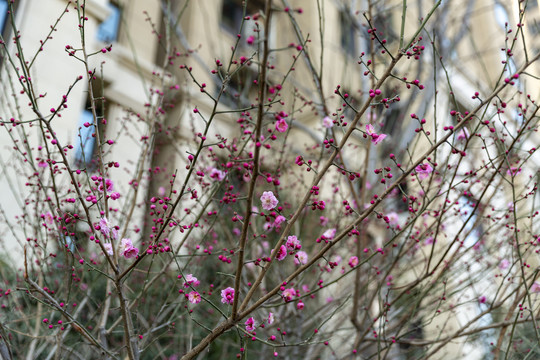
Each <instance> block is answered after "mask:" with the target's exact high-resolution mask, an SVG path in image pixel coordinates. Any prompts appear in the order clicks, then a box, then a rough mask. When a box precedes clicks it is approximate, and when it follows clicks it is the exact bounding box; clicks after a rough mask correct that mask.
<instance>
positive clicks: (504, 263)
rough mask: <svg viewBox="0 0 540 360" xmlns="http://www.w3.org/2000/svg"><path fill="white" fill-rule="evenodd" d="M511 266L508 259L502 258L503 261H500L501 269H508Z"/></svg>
mask: <svg viewBox="0 0 540 360" xmlns="http://www.w3.org/2000/svg"><path fill="white" fill-rule="evenodd" d="M509 266H510V261H508V259H502V260H501V262H500V263H499V269H501V270H505V269H508V267H509Z"/></svg>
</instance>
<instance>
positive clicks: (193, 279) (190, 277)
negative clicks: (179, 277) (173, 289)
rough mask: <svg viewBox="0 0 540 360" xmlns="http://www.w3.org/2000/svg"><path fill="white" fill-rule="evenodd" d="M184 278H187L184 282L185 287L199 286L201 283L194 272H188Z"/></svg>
mask: <svg viewBox="0 0 540 360" xmlns="http://www.w3.org/2000/svg"><path fill="white" fill-rule="evenodd" d="M184 278H185V279H186V282H185V283H184V287H189V286H190V285H191V286H198V285H199V284H200V283H201V282H200V281H199V280H197V278H196V277H195V276H193V275H192V274H187V275H186V276H184Z"/></svg>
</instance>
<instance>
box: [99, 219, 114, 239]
mask: <svg viewBox="0 0 540 360" xmlns="http://www.w3.org/2000/svg"><path fill="white" fill-rule="evenodd" d="M99 230H100V231H101V233H102V234H103V235H105V236H109V232H110V231H111V224H110V223H109V220H107V218H106V217H105V216H104V217H102V218H101V219H100V220H99Z"/></svg>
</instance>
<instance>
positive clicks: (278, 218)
mask: <svg viewBox="0 0 540 360" xmlns="http://www.w3.org/2000/svg"><path fill="white" fill-rule="evenodd" d="M285 220H287V219H285V216H283V215H278V216H276V219H275V220H274V226H279V224H281V223H282V222H284V221H285Z"/></svg>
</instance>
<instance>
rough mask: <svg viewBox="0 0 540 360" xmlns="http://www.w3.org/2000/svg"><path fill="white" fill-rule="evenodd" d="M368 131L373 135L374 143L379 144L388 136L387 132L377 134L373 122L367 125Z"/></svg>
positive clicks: (372, 140)
mask: <svg viewBox="0 0 540 360" xmlns="http://www.w3.org/2000/svg"><path fill="white" fill-rule="evenodd" d="M366 133H367V134H368V135H369V136H371V142H372V143H373V145H377V144H378V143H380V142H381V141H383V140H384V139H385V138H386V134H377V133H376V132H375V129H374V128H373V125H371V124H367V125H366Z"/></svg>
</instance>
